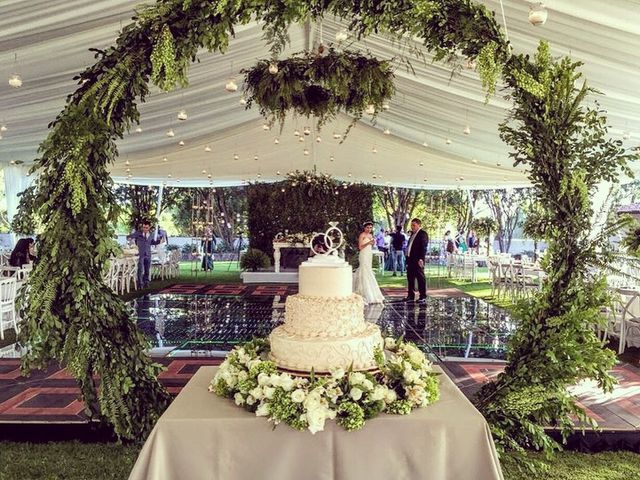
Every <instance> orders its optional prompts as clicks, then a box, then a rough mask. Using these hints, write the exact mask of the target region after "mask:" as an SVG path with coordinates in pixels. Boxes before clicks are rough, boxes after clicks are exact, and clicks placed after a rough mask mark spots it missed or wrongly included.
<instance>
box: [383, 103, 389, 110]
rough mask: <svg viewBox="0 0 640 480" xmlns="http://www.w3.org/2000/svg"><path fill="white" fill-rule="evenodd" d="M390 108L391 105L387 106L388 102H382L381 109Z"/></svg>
mask: <svg viewBox="0 0 640 480" xmlns="http://www.w3.org/2000/svg"><path fill="white" fill-rule="evenodd" d="M390 108H391V107H390V106H389V104H388V103H383V104H382V109H383V110H389V109H390Z"/></svg>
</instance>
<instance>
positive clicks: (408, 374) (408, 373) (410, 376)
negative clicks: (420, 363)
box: [402, 368, 420, 383]
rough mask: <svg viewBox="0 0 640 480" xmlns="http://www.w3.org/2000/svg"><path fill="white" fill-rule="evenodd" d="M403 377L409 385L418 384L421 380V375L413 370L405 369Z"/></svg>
mask: <svg viewBox="0 0 640 480" xmlns="http://www.w3.org/2000/svg"><path fill="white" fill-rule="evenodd" d="M402 377H403V378H404V379H405V380H406V381H407V382H408V383H413V382H417V381H418V380H420V375H419V374H418V372H416V371H415V370H413V369H412V368H405V369H404V371H403V372H402Z"/></svg>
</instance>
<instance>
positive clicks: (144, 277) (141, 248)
mask: <svg viewBox="0 0 640 480" xmlns="http://www.w3.org/2000/svg"><path fill="white" fill-rule="evenodd" d="M154 236H155V235H153V234H152V233H151V223H150V222H149V220H143V221H142V230H138V231H136V232H133V233H132V234H131V235H127V240H134V241H135V242H136V245H137V246H138V288H148V287H149V280H150V278H149V277H150V274H151V246H152V245H158V244H159V243H160V239H159V237H158V238H156V239H154V238H153V237H154Z"/></svg>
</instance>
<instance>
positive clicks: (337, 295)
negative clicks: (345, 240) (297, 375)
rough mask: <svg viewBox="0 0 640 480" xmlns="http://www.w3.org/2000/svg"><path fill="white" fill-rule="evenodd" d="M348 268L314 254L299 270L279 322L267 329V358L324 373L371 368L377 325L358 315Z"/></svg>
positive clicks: (360, 302)
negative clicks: (292, 291) (297, 282)
mask: <svg viewBox="0 0 640 480" xmlns="http://www.w3.org/2000/svg"><path fill="white" fill-rule="evenodd" d="M352 286H353V274H352V271H351V266H350V265H349V264H348V263H347V262H345V261H344V260H343V259H341V258H340V257H338V256H337V255H316V256H315V257H312V258H310V259H309V260H307V261H306V262H304V263H303V264H302V265H300V269H299V289H298V292H299V293H298V294H297V295H291V296H289V297H288V298H287V300H286V303H285V320H284V324H283V325H281V326H279V327H277V328H276V329H274V330H273V332H271V335H270V338H269V339H270V343H271V357H272V359H273V360H274V361H275V363H276V364H277V365H278V366H279V367H281V368H284V369H287V370H294V371H298V372H310V371H311V370H313V371H314V372H318V373H322V372H329V371H330V370H333V369H336V368H343V369H345V370H346V369H348V368H350V367H352V368H353V370H354V371H357V370H360V371H362V370H370V369H373V368H375V367H376V364H375V361H374V349H375V347H376V346H382V344H383V342H382V336H381V334H380V328H378V326H377V325H374V324H372V323H367V322H366V321H365V319H364V301H363V299H362V297H361V296H360V295H356V294H354V293H353V289H352Z"/></svg>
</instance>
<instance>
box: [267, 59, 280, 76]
mask: <svg viewBox="0 0 640 480" xmlns="http://www.w3.org/2000/svg"><path fill="white" fill-rule="evenodd" d="M269 73H270V74H271V75H275V74H276V73H278V64H277V63H276V62H271V63H270V64H269Z"/></svg>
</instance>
